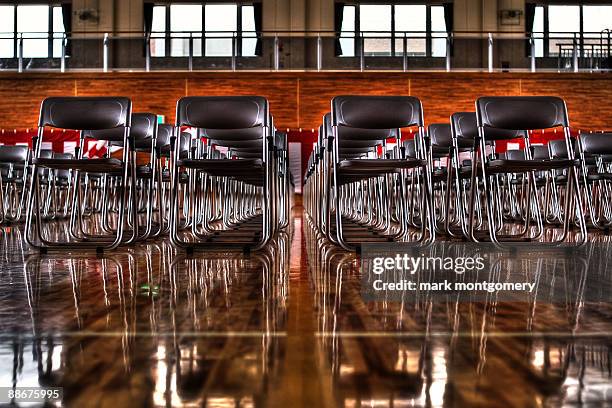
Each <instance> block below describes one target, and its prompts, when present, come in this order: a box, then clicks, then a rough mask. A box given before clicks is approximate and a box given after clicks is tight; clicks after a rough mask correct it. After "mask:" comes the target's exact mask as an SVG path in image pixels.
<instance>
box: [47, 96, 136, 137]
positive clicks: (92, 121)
mask: <svg viewBox="0 0 612 408" xmlns="http://www.w3.org/2000/svg"><path fill="white" fill-rule="evenodd" d="M131 116H132V102H131V101H130V99H129V98H125V97H84V96H66V97H50V98H46V99H45V100H43V102H42V104H41V107H40V116H39V120H38V126H39V127H43V126H51V127H55V128H60V129H75V130H100V129H113V128H118V127H122V126H130V120H131Z"/></svg>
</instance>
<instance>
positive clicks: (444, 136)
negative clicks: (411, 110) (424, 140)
mask: <svg viewBox="0 0 612 408" xmlns="http://www.w3.org/2000/svg"><path fill="white" fill-rule="evenodd" d="M427 133H428V134H429V139H430V140H431V144H432V146H436V147H442V148H450V147H452V145H453V139H452V134H451V125H449V124H448V123H433V124H431V125H429V126H428V127H427Z"/></svg>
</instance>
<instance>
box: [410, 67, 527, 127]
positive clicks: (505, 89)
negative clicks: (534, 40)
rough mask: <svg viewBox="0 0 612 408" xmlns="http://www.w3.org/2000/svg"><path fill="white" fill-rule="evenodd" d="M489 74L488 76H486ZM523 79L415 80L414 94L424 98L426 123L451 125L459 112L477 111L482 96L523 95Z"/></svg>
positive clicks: (413, 84) (412, 88)
mask: <svg viewBox="0 0 612 408" xmlns="http://www.w3.org/2000/svg"><path fill="white" fill-rule="evenodd" d="M483 75H486V74H483ZM519 88H520V87H519V80H518V79H504V78H498V77H493V78H468V79H462V78H461V77H457V76H455V78H452V77H451V78H448V77H444V76H439V75H436V76H434V77H432V78H420V77H419V78H414V79H412V80H411V90H412V95H413V96H416V97H418V98H420V99H421V101H422V102H423V111H424V116H425V122H426V123H427V124H431V123H449V120H450V119H449V118H450V115H452V114H453V113H455V112H473V111H474V110H475V109H476V107H475V102H476V99H477V98H478V97H480V96H501V95H519V91H520V90H519Z"/></svg>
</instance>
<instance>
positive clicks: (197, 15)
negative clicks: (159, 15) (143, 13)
mask: <svg viewBox="0 0 612 408" xmlns="http://www.w3.org/2000/svg"><path fill="white" fill-rule="evenodd" d="M153 24H155V23H153ZM170 32H171V33H172V34H171V36H172V39H171V40H170V44H171V51H170V55H171V56H173V57H187V56H189V46H190V40H189V37H193V36H196V35H200V34H201V33H202V6H201V5H197V4H172V5H170ZM191 41H192V44H191V46H192V47H193V56H194V57H201V56H202V39H201V38H193V39H192V40H191Z"/></svg>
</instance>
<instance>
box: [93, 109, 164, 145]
mask: <svg viewBox="0 0 612 408" xmlns="http://www.w3.org/2000/svg"><path fill="white" fill-rule="evenodd" d="M124 129H125V127H123V126H122V127H119V128H114V129H103V130H89V131H86V132H85V137H88V138H92V139H97V140H108V141H109V142H113V143H112V144H113V145H115V146H119V145H121V144H123V132H124ZM156 135H157V115H155V114H154V113H133V114H132V120H131V126H130V133H129V137H130V139H132V140H133V141H134V146H135V147H136V149H139V150H140V149H150V148H151V141H152V140H153V138H154V137H156Z"/></svg>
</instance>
